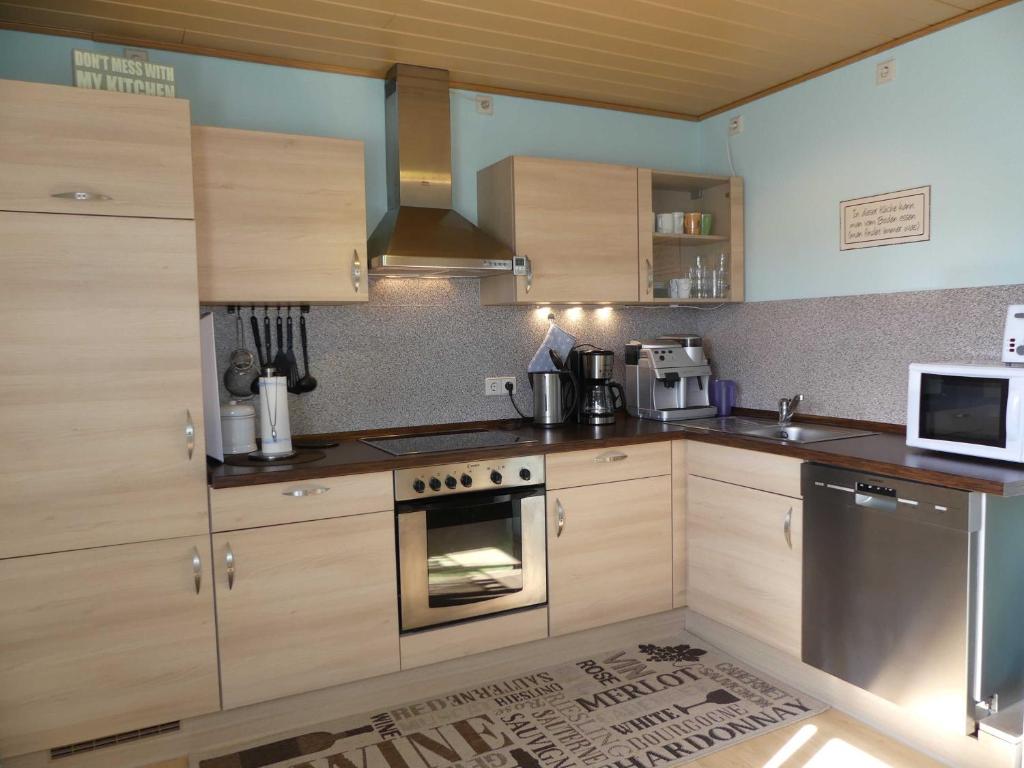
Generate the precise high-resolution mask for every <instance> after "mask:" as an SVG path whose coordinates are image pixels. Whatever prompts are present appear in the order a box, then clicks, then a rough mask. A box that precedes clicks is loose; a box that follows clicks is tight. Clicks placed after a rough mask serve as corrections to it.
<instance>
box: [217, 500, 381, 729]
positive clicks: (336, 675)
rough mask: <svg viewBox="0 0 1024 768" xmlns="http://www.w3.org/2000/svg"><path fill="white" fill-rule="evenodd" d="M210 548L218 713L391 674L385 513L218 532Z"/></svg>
mask: <svg viewBox="0 0 1024 768" xmlns="http://www.w3.org/2000/svg"><path fill="white" fill-rule="evenodd" d="M213 552H214V559H215V561H214V569H215V570H216V573H217V577H216V578H217V628H218V632H219V642H220V665H221V686H222V690H223V696H224V708H225V709H229V708H231V707H239V706H242V705H244V704H252V703H255V702H258V701H267V700H268V699H275V698H279V697H281V696H288V695H290V694H294V693H301V692H303V691H311V690H314V689H317V688H325V687H327V686H331V685H338V684H339V683H344V682H348V681H350V680H356V679H359V678H365V677H373V676H374V675H381V674H384V673H386V672H394V671H396V670H398V669H399V651H398V586H397V579H396V568H397V566H396V564H395V516H394V512H391V511H388V512H376V513H373V514H368V515H356V516H353V517H343V518H337V519H333V520H315V521H312V522H307V523H291V524H288V525H278V526H270V527H267V528H254V529H251V530H245V531H234V532H232V533H220V534H216V535H214V537H213ZM229 553H230V560H231V561H232V562H231V564H229ZM232 571H233V575H232Z"/></svg>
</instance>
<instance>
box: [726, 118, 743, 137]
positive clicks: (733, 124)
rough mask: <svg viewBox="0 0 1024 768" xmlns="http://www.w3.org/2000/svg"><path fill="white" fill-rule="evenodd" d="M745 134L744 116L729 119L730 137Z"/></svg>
mask: <svg viewBox="0 0 1024 768" xmlns="http://www.w3.org/2000/svg"><path fill="white" fill-rule="evenodd" d="M738 133H743V115H734V116H732V117H730V118H729V135H730V136H735V135H736V134H738Z"/></svg>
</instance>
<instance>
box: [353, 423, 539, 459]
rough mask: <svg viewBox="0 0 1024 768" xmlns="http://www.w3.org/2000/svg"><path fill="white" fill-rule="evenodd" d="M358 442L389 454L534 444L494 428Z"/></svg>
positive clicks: (364, 439)
mask: <svg viewBox="0 0 1024 768" xmlns="http://www.w3.org/2000/svg"><path fill="white" fill-rule="evenodd" d="M360 442H362V443H366V444H367V445H370V446H373V447H374V448H379V449H380V450H382V451H384V452H386V453H390V454H391V455H392V456H412V455H414V454H417V453H442V452H444V451H471V450H473V449H475V448H480V449H485V448H503V447H505V446H509V445H518V444H520V443H535V442H537V441H536V440H533V439H530V438H524V437H521V436H519V435H513V434H510V433H508V432H499V431H497V430H493V429H472V430H466V431H464V432H442V433H439V434H433V435H410V436H408V437H378V438H362V439H361V440H360Z"/></svg>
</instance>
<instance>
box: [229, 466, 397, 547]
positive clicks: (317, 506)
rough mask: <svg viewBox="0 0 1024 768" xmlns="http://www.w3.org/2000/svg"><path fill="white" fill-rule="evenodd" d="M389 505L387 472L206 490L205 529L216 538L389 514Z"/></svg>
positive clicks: (390, 489) (391, 505)
mask: <svg viewBox="0 0 1024 768" xmlns="http://www.w3.org/2000/svg"><path fill="white" fill-rule="evenodd" d="M394 504H395V491H394V480H393V478H392V474H391V472H372V473H368V474H363V475H345V476H342V477H319V478H316V479H313V480H299V481H295V482H291V483H261V484H259V485H242V486H239V487H237V488H211V489H210V525H211V527H212V529H213V531H214V532H215V533H220V532H222V531H234V530H238V529H241V528H255V527H257V526H261V525H280V524H283V523H301V522H304V521H306V520H319V519H321V518H328V517H342V516H344V515H362V514H365V513H367V512H383V511H385V510H391V509H393V508H394Z"/></svg>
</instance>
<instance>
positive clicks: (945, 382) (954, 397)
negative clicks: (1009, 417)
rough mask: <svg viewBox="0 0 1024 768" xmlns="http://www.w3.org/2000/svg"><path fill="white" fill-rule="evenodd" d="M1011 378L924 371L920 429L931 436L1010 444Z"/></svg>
mask: <svg viewBox="0 0 1024 768" xmlns="http://www.w3.org/2000/svg"><path fill="white" fill-rule="evenodd" d="M1009 392H1010V382H1009V379H1007V378H978V377H974V376H944V375H940V374H934V373H923V374H921V412H920V422H919V429H918V432H919V434H920V436H921V437H924V438H928V439H930V440H947V441H949V442H952V443H971V444H973V445H989V446H994V447H997V448H1005V447H1006V401H1007V398H1008V396H1009Z"/></svg>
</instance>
